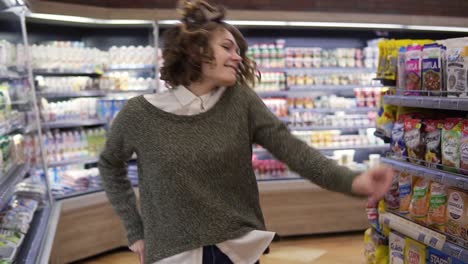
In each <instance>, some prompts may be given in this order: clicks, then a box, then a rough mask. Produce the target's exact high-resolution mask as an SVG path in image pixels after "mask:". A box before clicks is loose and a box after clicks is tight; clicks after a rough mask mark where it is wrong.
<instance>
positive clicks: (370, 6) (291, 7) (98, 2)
mask: <svg viewBox="0 0 468 264" xmlns="http://www.w3.org/2000/svg"><path fill="white" fill-rule="evenodd" d="M40 1H44V0H40ZM47 1H51V2H61V3H70V4H80V5H91V6H99V7H108V8H164V9H172V8H174V7H175V6H176V3H177V2H178V1H176V0H47ZM211 2H215V3H221V4H223V5H224V6H226V7H228V8H230V9H247V10H281V11H283V10H284V11H323V12H347V13H348V12H355V13H373V14H402V15H427V16H452V17H466V10H468V1H466V0H451V1H443V2H441V1H440V0H354V1H351V0H350V1H343V0H288V1H286V0H212V1H211Z"/></svg>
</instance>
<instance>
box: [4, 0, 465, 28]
mask: <svg viewBox="0 0 468 264" xmlns="http://www.w3.org/2000/svg"><path fill="white" fill-rule="evenodd" d="M10 1H14V0H10ZM18 1H21V0H18ZM29 17H32V18H38V19H44V20H55V21H66V22H74V23H85V24H107V25H143V24H151V23H152V21H149V20H131V19H95V18H88V17H79V16H64V15H53V14H41V13H32V14H30V15H29ZM157 22H158V24H159V25H176V24H178V23H180V21H179V20H160V21H157ZM226 22H227V23H229V24H231V25H235V26H278V27H321V28H362V29H404V30H426V31H438V32H444V31H445V32H468V27H445V26H418V25H401V24H380V23H345V22H308V21H273V20H264V21H255V20H226Z"/></svg>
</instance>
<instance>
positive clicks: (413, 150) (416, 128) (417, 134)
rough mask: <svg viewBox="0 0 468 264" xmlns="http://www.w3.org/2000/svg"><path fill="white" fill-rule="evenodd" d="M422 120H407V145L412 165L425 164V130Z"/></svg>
mask: <svg viewBox="0 0 468 264" xmlns="http://www.w3.org/2000/svg"><path fill="white" fill-rule="evenodd" d="M422 125H423V123H422V121H421V119H412V118H407V119H406V120H405V135H404V139H405V145H406V149H407V151H408V158H409V161H410V162H411V163H415V164H422V163H423V162H424V153H425V152H426V150H425V149H426V147H425V145H424V129H423V127H422Z"/></svg>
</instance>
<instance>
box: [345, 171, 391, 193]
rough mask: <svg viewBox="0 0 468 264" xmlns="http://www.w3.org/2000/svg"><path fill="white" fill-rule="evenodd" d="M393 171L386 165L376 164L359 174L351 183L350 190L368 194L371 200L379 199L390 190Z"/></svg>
mask: <svg viewBox="0 0 468 264" xmlns="http://www.w3.org/2000/svg"><path fill="white" fill-rule="evenodd" d="M394 175H395V172H394V170H393V169H392V168H390V167H388V166H377V167H375V168H372V169H370V170H368V171H366V172H364V173H362V174H360V175H359V176H357V177H356V178H355V179H354V181H353V184H352V192H353V193H354V194H357V195H365V196H368V197H369V199H370V200H371V201H373V202H378V201H379V200H381V199H382V198H383V197H384V196H385V194H386V193H387V192H388V191H389V190H390V187H391V186H392V183H393V177H394Z"/></svg>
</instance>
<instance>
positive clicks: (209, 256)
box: [203, 246, 260, 264]
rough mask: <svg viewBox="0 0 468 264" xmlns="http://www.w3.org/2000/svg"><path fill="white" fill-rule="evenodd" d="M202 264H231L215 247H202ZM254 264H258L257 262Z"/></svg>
mask: <svg viewBox="0 0 468 264" xmlns="http://www.w3.org/2000/svg"><path fill="white" fill-rule="evenodd" d="M203 264H233V263H232V261H231V260H230V259H229V258H228V256H226V255H225V254H224V253H223V252H222V251H221V250H219V248H218V247H217V246H205V247H203ZM255 264H260V261H257V262H256V263H255Z"/></svg>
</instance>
